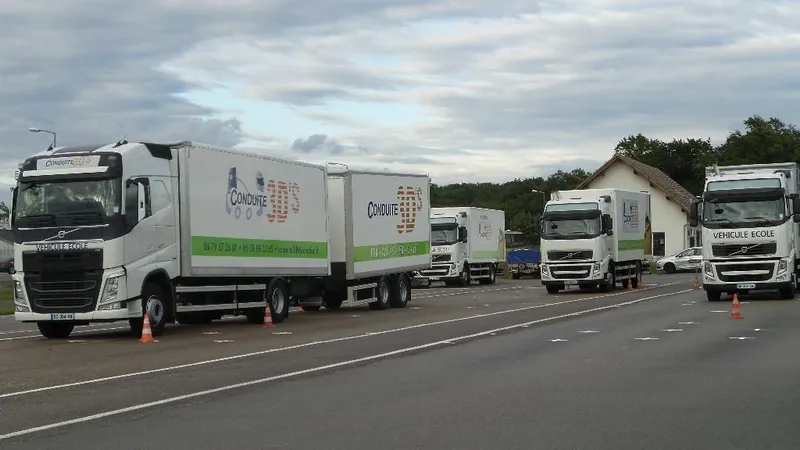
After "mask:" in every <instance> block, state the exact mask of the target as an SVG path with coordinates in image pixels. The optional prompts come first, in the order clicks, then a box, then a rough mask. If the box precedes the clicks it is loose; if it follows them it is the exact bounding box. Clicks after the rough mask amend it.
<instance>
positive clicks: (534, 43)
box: [0, 0, 800, 199]
mask: <svg viewBox="0 0 800 450" xmlns="http://www.w3.org/2000/svg"><path fill="white" fill-rule="evenodd" d="M0 23H2V27H0V54H1V55H2V58H0V188H2V189H0V199H2V198H3V197H7V192H8V191H7V187H8V185H9V183H10V182H11V178H12V176H13V168H14V166H15V164H16V163H18V162H19V161H21V160H22V159H23V158H24V157H25V156H26V155H28V154H31V153H34V152H36V151H40V150H42V149H44V148H46V147H47V145H48V143H49V136H48V135H46V134H32V133H29V132H28V131H27V129H28V127H31V126H36V127H41V128H46V129H51V130H53V131H56V132H57V133H58V140H59V144H65V145H66V144H81V143H82V144H87V143H88V144H92V143H104V142H109V141H113V140H116V139H119V138H121V137H122V136H123V135H127V136H128V139H129V140H149V141H163V140H170V141H172V140H196V141H202V142H206V143H210V144H217V145H224V146H234V145H236V146H240V147H248V148H259V149H261V151H264V152H269V153H272V154H277V155H283V156H287V157H291V158H300V159H304V160H308V161H314V162H327V161H337V162H342V163H346V164H350V165H355V166H358V167H365V166H366V167H371V168H376V169H383V168H392V169H396V170H403V171H422V172H429V173H430V174H431V175H432V176H433V178H434V182H437V183H449V182H456V181H478V180H481V181H483V180H485V181H503V180H509V179H513V178H515V177H527V176H532V175H546V174H548V173H550V172H552V171H553V170H555V169H557V168H564V169H572V168H574V167H584V168H587V169H594V168H596V167H597V166H598V165H599V164H600V163H601V162H602V161H603V160H604V159H606V158H608V157H609V156H610V155H611V153H612V149H613V147H614V145H615V144H616V142H617V141H618V140H619V139H620V138H622V137H624V136H626V135H628V134H635V133H638V132H642V133H645V134H647V135H650V136H653V137H660V138H664V139H669V138H672V137H711V138H712V139H714V140H715V141H718V140H719V139H723V138H724V137H725V136H726V135H727V133H728V132H729V131H730V130H731V129H733V128H737V127H739V126H740V124H741V121H742V120H743V119H745V118H746V117H747V116H749V115H751V114H761V115H765V116H777V117H780V118H781V119H783V120H785V121H787V122H790V123H800V108H798V107H797V105H798V101H800V83H798V74H800V25H798V24H800V2H798V1H796V0H759V1H758V2H753V1H744V0H725V1H720V0H682V1H681V0H568V1H566V0H565V1H557V0H550V1H539V2H537V1H535V0H503V1H492V0H459V1H455V0H428V1H426V0H337V1H334V0H305V1H302V2H289V1H286V0H227V1H224V2H223V1H219V0H137V1H121V0H58V1H56V0H3V1H2V2H0Z"/></svg>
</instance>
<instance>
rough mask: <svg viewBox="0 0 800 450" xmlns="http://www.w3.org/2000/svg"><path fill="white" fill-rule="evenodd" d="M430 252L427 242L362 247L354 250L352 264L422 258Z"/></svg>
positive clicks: (429, 244)
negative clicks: (412, 257) (410, 257)
mask: <svg viewBox="0 0 800 450" xmlns="http://www.w3.org/2000/svg"><path fill="white" fill-rule="evenodd" d="M430 251H431V243H430V242H429V241H417V242H402V243H394V244H375V245H362V246H360V247H356V248H355V249H354V252H353V262H357V263H358V262H366V261H378V260H381V259H393V258H407V257H409V256H423V255H427V254H429V253H430Z"/></svg>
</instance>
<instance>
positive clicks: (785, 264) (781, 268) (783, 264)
mask: <svg viewBox="0 0 800 450" xmlns="http://www.w3.org/2000/svg"><path fill="white" fill-rule="evenodd" d="M788 268H789V261H787V260H785V259H782V260H780V261H778V275H783V274H784V273H786V269H788Z"/></svg>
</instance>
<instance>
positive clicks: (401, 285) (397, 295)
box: [389, 273, 411, 308]
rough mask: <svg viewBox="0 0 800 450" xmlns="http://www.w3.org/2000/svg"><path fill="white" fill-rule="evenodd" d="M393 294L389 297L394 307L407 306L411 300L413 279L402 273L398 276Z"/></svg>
mask: <svg viewBox="0 0 800 450" xmlns="http://www.w3.org/2000/svg"><path fill="white" fill-rule="evenodd" d="M392 294H393V295H392V296H391V297H390V298H389V305H390V306H391V307H392V308H405V307H406V305H408V302H410V301H411V279H410V278H409V277H408V275H406V274H404V273H401V274H400V275H398V276H397V280H396V281H395V284H394V290H393V292H392Z"/></svg>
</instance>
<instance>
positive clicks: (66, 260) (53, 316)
mask: <svg viewBox="0 0 800 450" xmlns="http://www.w3.org/2000/svg"><path fill="white" fill-rule="evenodd" d="M19 169H20V170H19V171H18V173H17V186H16V188H15V189H14V194H13V205H12V210H13V214H12V224H11V225H12V230H13V232H14V238H15V245H14V251H15V264H16V268H17V269H18V271H17V272H16V273H15V274H14V275H13V277H12V278H13V282H14V305H15V317H16V320H17V321H21V322H35V323H37V325H38V327H39V330H40V331H41V333H42V334H43V335H44V336H46V337H48V338H64V337H67V336H69V334H70V333H71V332H72V331H73V329H74V327H75V326H76V325H84V324H88V323H91V322H111V321H118V320H127V321H129V322H130V327H131V330H132V332H133V334H134V335H137V336H138V335H140V334H141V329H142V324H143V318H144V313H145V311H146V312H147V314H148V315H149V319H150V323H151V328H152V332H153V334H154V335H159V334H161V333H162V332H163V330H164V327H165V325H166V324H167V323H169V322H173V321H177V322H179V323H208V322H210V321H212V320H214V319H218V318H220V317H222V315H224V314H235V315H245V316H246V317H247V319H248V321H249V322H252V323H260V322H261V321H262V320H263V319H264V315H265V314H264V313H265V310H266V307H267V306H268V307H269V308H270V312H271V315H272V320H273V321H274V322H276V323H280V322H282V321H283V320H284V319H285V318H287V317H288V314H289V303H290V301H292V300H294V301H297V302H299V303H301V304H303V303H306V304H308V305H309V306H308V308H309V309H315V307H314V305H322V304H324V305H325V307H326V308H337V307H339V306H341V305H342V303H343V302H345V301H347V302H348V303H349V304H364V303H366V304H369V305H370V307H372V308H373V309H386V308H387V307H390V306H391V307H398V308H402V307H405V306H406V304H407V303H408V301H409V300H410V295H411V290H410V276H411V274H413V272H414V271H415V270H417V269H420V268H424V267H429V266H430V253H429V242H430V226H429V209H430V207H429V186H430V179H429V178H428V177H427V176H426V175H402V174H392V173H368V172H356V171H349V170H341V171H339V172H337V173H328V170H327V168H326V167H325V166H319V165H313V164H307V163H302V162H297V161H289V160H281V159H276V158H271V157H268V156H264V155H261V154H255V153H245V152H241V151H236V150H231V149H225V148H217V147H212V146H208V145H204V144H199V143H193V142H180V143H176V144H169V145H165V144H152V143H138V142H136V143H129V142H127V141H120V142H117V143H115V144H111V145H106V146H88V147H73V148H57V149H54V150H51V151H45V152H43V153H39V154H37V155H34V156H32V157H30V158H28V159H27V160H26V161H25V162H24V163H22V164H21V165H20V167H19ZM224 179H227V182H225V183H223V181H222V180H224Z"/></svg>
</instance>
